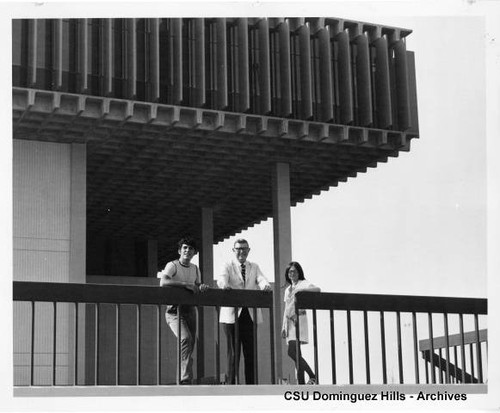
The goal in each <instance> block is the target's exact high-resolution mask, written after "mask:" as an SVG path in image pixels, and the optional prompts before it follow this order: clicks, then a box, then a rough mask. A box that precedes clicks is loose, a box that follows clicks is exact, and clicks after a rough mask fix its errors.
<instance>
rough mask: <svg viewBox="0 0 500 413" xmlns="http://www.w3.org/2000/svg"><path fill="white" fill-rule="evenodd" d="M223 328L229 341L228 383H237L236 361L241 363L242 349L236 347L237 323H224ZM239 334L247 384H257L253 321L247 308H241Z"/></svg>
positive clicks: (238, 363)
mask: <svg viewBox="0 0 500 413" xmlns="http://www.w3.org/2000/svg"><path fill="white" fill-rule="evenodd" d="M222 328H223V330H224V333H225V334H226V342H227V363H228V364H227V379H228V384H235V376H236V374H238V371H235V368H234V363H235V361H236V363H237V365H238V366H239V365H240V349H237V351H236V348H235V342H234V340H235V324H227V323H222ZM238 335H239V338H240V343H241V345H240V348H241V347H242V348H243V357H244V358H245V384H255V378H254V360H253V350H254V345H253V321H252V319H251V317H250V313H249V312H248V309H247V308H243V309H242V310H241V314H240V316H239V318H238Z"/></svg>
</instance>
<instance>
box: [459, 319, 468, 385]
mask: <svg viewBox="0 0 500 413" xmlns="http://www.w3.org/2000/svg"><path fill="white" fill-rule="evenodd" d="M458 317H459V320H460V355H461V357H462V383H466V381H465V373H466V371H467V366H466V364H465V340H464V316H463V314H459V315H458Z"/></svg>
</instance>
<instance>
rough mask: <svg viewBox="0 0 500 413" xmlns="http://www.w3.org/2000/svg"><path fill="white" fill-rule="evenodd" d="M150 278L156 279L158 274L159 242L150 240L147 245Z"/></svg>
mask: <svg viewBox="0 0 500 413" xmlns="http://www.w3.org/2000/svg"><path fill="white" fill-rule="evenodd" d="M147 254H148V256H147V260H148V261H147V262H148V264H147V265H148V277H153V278H154V277H156V275H157V274H158V241H157V240H155V239H149V240H148V243H147Z"/></svg>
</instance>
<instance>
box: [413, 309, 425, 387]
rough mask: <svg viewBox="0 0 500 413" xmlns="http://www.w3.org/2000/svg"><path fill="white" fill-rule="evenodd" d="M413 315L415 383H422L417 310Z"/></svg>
mask: <svg viewBox="0 0 500 413" xmlns="http://www.w3.org/2000/svg"><path fill="white" fill-rule="evenodd" d="M411 316H412V321H413V356H414V360H415V383H416V384H420V372H419V368H418V336H417V315H416V313H415V312H412V314H411ZM426 364H427V363H426Z"/></svg>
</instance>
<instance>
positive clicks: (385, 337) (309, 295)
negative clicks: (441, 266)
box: [295, 291, 488, 384]
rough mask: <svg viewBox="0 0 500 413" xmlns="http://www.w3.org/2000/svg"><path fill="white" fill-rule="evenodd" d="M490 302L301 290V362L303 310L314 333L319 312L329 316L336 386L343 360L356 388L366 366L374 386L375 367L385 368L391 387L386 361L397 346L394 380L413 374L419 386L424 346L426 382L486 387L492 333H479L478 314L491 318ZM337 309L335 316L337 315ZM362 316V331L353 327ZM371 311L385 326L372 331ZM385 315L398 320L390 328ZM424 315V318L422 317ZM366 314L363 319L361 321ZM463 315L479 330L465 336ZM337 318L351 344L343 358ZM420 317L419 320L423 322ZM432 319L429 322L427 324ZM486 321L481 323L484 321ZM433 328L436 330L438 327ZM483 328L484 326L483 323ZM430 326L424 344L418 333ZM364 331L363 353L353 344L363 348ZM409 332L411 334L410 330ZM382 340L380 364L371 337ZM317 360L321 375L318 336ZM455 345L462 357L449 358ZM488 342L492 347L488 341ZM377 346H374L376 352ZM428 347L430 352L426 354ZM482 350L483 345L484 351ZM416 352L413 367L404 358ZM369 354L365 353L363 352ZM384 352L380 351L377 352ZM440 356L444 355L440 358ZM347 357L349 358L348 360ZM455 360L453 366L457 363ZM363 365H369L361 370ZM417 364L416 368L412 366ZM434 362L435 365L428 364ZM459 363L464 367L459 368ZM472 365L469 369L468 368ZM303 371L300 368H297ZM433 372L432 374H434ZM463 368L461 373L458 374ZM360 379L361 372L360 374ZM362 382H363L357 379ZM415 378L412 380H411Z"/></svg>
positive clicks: (297, 304)
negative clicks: (308, 312) (309, 316)
mask: <svg viewBox="0 0 500 413" xmlns="http://www.w3.org/2000/svg"><path fill="white" fill-rule="evenodd" d="M487 309H488V306H487V300H486V299H484V298H461V297H432V296H411V295H381V294H346V293H318V292H311V291H300V292H297V293H296V295H295V312H296V318H295V333H296V353H297V360H299V359H300V357H301V353H300V351H301V350H300V342H299V337H300V334H299V330H300V325H299V322H298V320H299V314H300V313H299V310H311V311H312V315H313V331H315V329H316V328H317V321H316V312H317V311H318V310H326V311H325V312H329V315H330V336H331V342H330V346H331V357H332V384H337V380H338V378H337V369H338V363H337V362H338V361H340V360H344V362H345V363H346V364H345V365H346V367H345V368H346V371H347V368H348V372H349V376H348V379H349V383H350V384H354V382H355V378H354V376H356V372H355V368H354V367H356V366H357V369H358V370H360V369H363V368H364V373H365V374H364V376H365V377H364V378H363V380H365V381H366V383H367V384H368V383H371V382H372V379H371V371H372V369H373V367H374V365H375V366H378V367H379V368H380V369H381V374H382V378H383V383H384V384H387V383H388V382H389V377H388V374H387V367H388V363H391V362H390V361H388V360H387V344H388V343H392V346H393V351H392V352H391V356H390V357H391V359H392V363H393V364H392V367H391V368H392V370H393V371H392V375H391V376H392V377H391V378H390V380H393V381H394V380H397V379H399V383H401V384H403V383H407V382H408V376H409V375H414V382H415V383H416V384H419V383H420V368H419V358H418V351H419V345H420V351H422V353H425V354H423V356H424V360H425V362H426V364H425V374H426V381H427V383H434V384H435V383H437V381H436V377H438V378H439V383H444V381H445V380H446V383H450V380H451V379H456V380H457V381H460V380H461V381H462V382H463V383H465V382H468V383H483V365H485V363H486V361H485V360H486V358H485V357H483V354H484V355H486V353H483V351H484V350H487V345H484V346H482V345H481V343H483V344H485V343H486V341H487V330H486V329H484V327H483V329H482V330H480V329H479V316H482V319H483V321H484V320H485V317H484V316H485V315H487ZM335 311H337V314H336V316H337V317H334V312H335ZM354 312H358V313H360V314H358V316H359V317H356V319H357V321H358V323H357V327H353V323H354V317H353V316H352V314H353V313H354ZM368 312H372V313H375V314H372V315H373V316H374V317H372V324H373V322H374V321H375V316H376V313H379V314H378V316H379V317H380V328H379V329H377V328H376V327H375V328H374V329H370V328H369V327H368V324H369V320H368ZM386 313H393V315H394V316H395V317H394V318H391V320H393V321H391V325H390V328H389V329H387V328H386V323H385V317H384V315H385V314H386ZM418 313H420V315H421V317H417V314H418ZM403 314H405V315H404V317H405V318H406V320H408V319H409V317H411V323H410V324H407V323H408V321H404V320H403V319H402V315H403ZM451 314H457V315H458V318H457V317H454V318H453V320H454V323H453V329H454V330H455V331H459V334H450V325H449V320H448V317H449V315H451ZM437 315H441V317H442V323H440V322H439V321H438V320H439V319H436V320H433V319H434V318H436V317H435V316H437ZM361 316H362V319H361ZM464 316H469V317H468V321H471V320H472V317H473V320H474V331H473V332H470V333H464ZM335 318H338V320H339V321H340V322H341V326H343V328H344V330H343V332H342V333H341V334H343V336H341V339H342V342H343V343H344V344H345V345H346V347H345V348H343V350H342V354H338V351H337V350H336V346H335V341H336V339H337V341H338V339H340V337H339V336H338V335H337V336H336V334H335V333H334V331H335V329H336V327H335V320H334V319H335ZM418 318H420V322H418V321H417V320H418ZM426 320H427V321H426ZM483 321H482V323H483ZM403 322H404V323H405V324H404V325H405V326H410V325H412V333H413V334H412V335H413V336H412V338H410V337H409V336H408V337H406V338H405V337H403V328H402V323H403ZM433 325H434V326H433ZM483 325H484V324H483ZM425 327H427V330H428V336H427V337H426V339H425V340H420V341H419V337H418V335H419V331H420V334H426V333H425V330H426V328H425ZM441 327H443V328H444V332H445V336H444V337H434V331H435V330H437V331H439V330H440V328H441ZM356 330H358V331H361V332H363V333H364V349H362V350H361V352H362V353H361V355H359V351H358V352H357V353H358V355H357V354H356V352H355V351H354V346H357V347H359V348H361V347H362V344H360V343H359V340H357V338H356V337H355V335H354V334H353V331H356ZM408 331H409V330H408ZM361 334H362V333H358V337H361ZM377 334H378V335H379V336H380V348H379V349H378V350H377V351H376V353H375V354H379V356H380V359H377V360H376V361H375V362H374V361H373V360H372V357H371V354H370V353H371V349H370V347H372V346H371V345H370V341H373V340H370V335H371V336H372V337H374V336H376V335H377ZM409 340H412V341H413V345H412V346H411V347H409V346H408V344H409V343H410V341H409ZM313 342H314V362H315V366H316V369H315V370H316V376H318V372H317V358H318V356H317V348H318V341H317V338H316V336H315V337H314V340H313ZM450 344H454V345H455V346H459V347H460V348H461V358H460V359H459V358H458V356H457V354H456V351H455V352H454V358H453V359H452V358H450V354H449V353H450V352H449V350H448V348H449V346H450ZM466 344H469V345H470V356H469V355H467V356H466V354H465V345H466ZM472 344H475V349H473V348H472ZM486 344H487V343H486ZM405 346H406V347H407V348H408V351H406V350H404V349H403V347H405ZM376 347H377V345H375V346H374V350H376ZM424 347H425V351H423V350H424V349H423V348H424ZM481 347H484V349H482V348H481ZM411 348H413V363H412V361H411V359H410V358H409V357H407V358H406V359H405V357H404V355H405V354H406V355H410V353H411ZM442 348H446V354H445V355H444V357H445V358H443V355H442ZM363 350H364V352H363ZM378 352H380V353H378ZM436 352H438V353H439V354H437V353H436ZM344 357H345V359H344ZM357 357H363V358H364V363H357V364H356V363H355V360H354V359H355V358H357ZM452 360H453V363H452ZM474 363H475V365H476V371H477V378H476V377H474ZM362 364H364V366H362ZM413 364H414V365H413ZM428 364H430V365H428ZM458 365H460V368H459V367H458ZM450 366H451V367H452V368H453V369H454V373H453V372H450ZM467 366H468V367H467ZM296 368H298V365H297V366H296ZM429 368H430V373H431V375H429ZM436 369H437V370H438V375H436ZM459 370H460V371H459ZM445 371H446V378H443V372H445ZM408 372H409V373H410V374H408ZM457 372H459V373H460V375H461V379H460V377H458V376H457ZM358 375H359V373H358ZM358 380H359V379H358ZM410 380H411V379H410Z"/></svg>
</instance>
